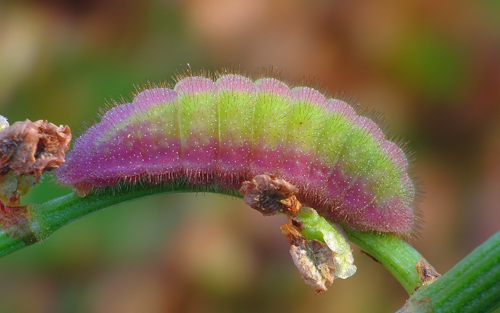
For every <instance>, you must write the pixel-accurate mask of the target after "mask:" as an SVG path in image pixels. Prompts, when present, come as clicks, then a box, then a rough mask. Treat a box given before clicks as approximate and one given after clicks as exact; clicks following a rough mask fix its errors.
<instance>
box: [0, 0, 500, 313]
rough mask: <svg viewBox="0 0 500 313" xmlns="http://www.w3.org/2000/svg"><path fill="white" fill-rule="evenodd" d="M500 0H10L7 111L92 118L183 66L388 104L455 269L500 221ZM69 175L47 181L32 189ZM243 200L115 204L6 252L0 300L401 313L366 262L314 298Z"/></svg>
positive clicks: (429, 225)
mask: <svg viewBox="0 0 500 313" xmlns="http://www.w3.org/2000/svg"><path fill="white" fill-rule="evenodd" d="M498 16H500V5H499V2H498V1H485V0H479V1H459V2H456V1H449V0H444V1H430V0H424V1H402V2H401V1H394V0H393V1H376V2H374V1H326V0H314V1H305V0H292V1H288V0H272V1H266V0H237V1H233V0H210V1H205V0H190V1H180V0H177V1H174V0H171V1H161V0H148V1H138V0H120V1H118V0H111V1H98V0H77V1H76V0H43V1H34V0H33V1H2V2H0V110H1V111H0V114H2V115H5V116H6V117H8V118H9V121H10V122H11V123H13V122H14V121H16V120H25V119H27V118H29V119H31V120H39V119H44V120H49V121H51V122H53V123H56V124H68V125H70V127H71V129H73V130H75V135H78V130H84V129H85V127H84V126H83V125H82V121H86V122H87V124H89V123H91V122H92V121H93V120H94V119H95V118H96V113H95V112H97V111H98V108H99V107H103V103H104V102H105V101H106V100H110V99H120V95H124V96H125V97H126V98H127V97H129V96H130V91H132V90H133V85H134V84H139V85H140V84H142V83H147V82H148V81H152V82H157V81H164V80H167V81H170V80H171V79H170V77H171V76H172V75H174V73H175V71H176V70H186V69H188V68H189V67H192V68H193V69H198V68H205V69H212V70H214V69H218V68H220V66H224V65H241V66H242V67H244V68H247V69H248V70H249V71H250V72H251V73H258V72H259V71H260V69H261V68H262V67H265V68H267V67H268V66H269V65H272V66H275V67H277V68H278V70H282V71H283V73H285V74H286V75H288V76H289V77H290V80H291V81H296V82H297V83H300V82H301V81H302V80H304V79H305V80H314V81H316V82H320V83H321V86H322V88H323V89H326V90H329V91H330V94H332V95H335V94H339V95H340V94H344V95H355V97H356V99H357V101H358V102H359V103H360V104H361V105H362V106H363V107H364V108H366V110H367V112H371V111H372V110H376V111H379V112H383V113H384V116H385V118H386V120H387V121H388V123H389V124H390V126H391V127H390V129H391V133H392V134H395V135H397V137H402V138H404V139H405V141H408V148H409V150H411V151H414V153H413V155H414V157H415V159H416V161H415V166H414V171H415V173H416V176H418V178H419V181H421V182H422V183H421V189H422V190H423V191H424V192H425V195H424V200H423V201H422V203H421V205H420V209H421V211H422V213H423V215H424V218H425V220H426V223H425V225H423V226H424V229H423V230H422V232H421V236H420V237H419V238H417V239H416V240H414V242H413V244H414V246H415V247H416V248H417V249H418V250H419V251H421V252H422V254H423V255H424V256H425V257H426V258H427V259H428V260H429V261H430V262H431V263H432V264H433V265H434V266H435V267H436V269H437V270H438V271H439V272H441V273H443V272H445V271H447V270H448V269H449V268H450V267H451V266H453V264H455V263H456V262H457V261H458V260H460V259H461V258H462V257H464V256H465V255H466V254H467V253H469V252H470V251H471V250H472V249H473V248H474V247H475V246H477V245H478V244H480V243H481V242H483V241H484V240H485V239H486V238H488V237H489V236H491V235H492V234H493V233H495V232H496V231H498V229H500V209H499V208H500V204H499V203H500V192H499V191H500V162H498V160H499V157H500V58H499V57H498V56H499V55H500V19H499V18H498ZM65 192H68V190H66V189H63V188H55V187H54V184H53V183H51V182H50V180H45V181H44V182H43V183H42V184H41V185H40V186H38V187H37V188H35V189H34V190H33V191H32V192H31V193H30V194H29V195H28V198H26V199H24V200H25V201H26V202H42V201H46V200H48V199H50V198H53V197H56V196H57V195H61V194H64V193H65ZM283 219H284V216H279V217H269V218H264V217H262V216H261V215H260V214H259V213H258V212H255V211H254V210H250V209H249V208H247V207H245V205H244V204H243V203H242V201H241V200H240V201H233V200H229V199H226V198H220V197H212V196H210V197H200V196H196V197H195V196H194V195H187V196H186V195H182V196H178V195H175V196H164V197H158V198H154V199H148V200H144V201H140V202H135V203H132V204H127V205H123V206H120V207H119V208H113V209H111V210H109V211H106V212H103V213H99V214H97V215H94V216H92V217H89V218H86V219H84V220H82V221H80V222H77V223H74V224H72V225H71V226H68V227H66V228H64V229H62V230H60V231H58V232H57V233H56V234H55V235H54V236H53V237H52V238H50V239H49V240H48V241H47V242H45V243H43V244H41V245H37V246H34V247H30V248H28V249H25V250H23V251H20V252H17V253H15V254H13V255H10V256H8V257H6V258H4V259H1V260H0V277H1V278H2V279H1V280H0V310H1V312H255V311H258V312H330V311H339V312H390V311H395V310H396V309H398V308H400V307H401V306H402V305H403V303H404V300H405V299H406V295H405V292H404V290H403V288H402V287H401V286H399V285H398V283H397V282H396V281H395V279H393V278H392V277H391V276H390V274H389V273H388V272H387V271H386V270H385V269H384V268H383V267H382V266H381V265H379V264H377V263H375V262H373V261H372V260H371V259H369V258H368V257H366V256H364V255H361V254H360V253H359V250H358V249H357V248H356V249H355V257H356V265H357V267H358V273H356V275H354V276H353V277H351V278H349V279H347V280H345V281H342V280H339V281H335V282H334V284H333V286H332V288H331V289H330V291H328V292H326V293H324V294H322V295H320V296H314V295H313V291H312V290H310V288H309V287H308V286H306V285H305V284H304V283H303V282H302V281H301V278H300V275H299V274H298V273H297V272H296V269H295V268H294V267H293V264H292V261H291V260H290V257H289V255H288V244H287V243H286V242H285V241H284V240H283V238H282V237H281V235H280V234H279V225H280V224H282V223H283V222H284V220H283Z"/></svg>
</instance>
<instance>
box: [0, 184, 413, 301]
mask: <svg viewBox="0 0 500 313" xmlns="http://www.w3.org/2000/svg"><path fill="white" fill-rule="evenodd" d="M180 192H214V193H222V194H230V195H234V196H239V195H238V194H237V193H236V192H235V191H227V190H221V189H220V188H217V187H216V186H213V185H209V186H205V187H204V188H203V189H200V188H193V187H191V186H187V185H186V184H184V183H182V182H173V183H168V184H163V185H160V186H150V185H140V184H134V185H130V184H123V185H121V186H120V187H119V188H116V187H115V188H105V189H102V190H99V191H98V192H94V193H91V194H89V195H87V196H86V197H83V198H81V197H78V196H77V195H75V194H69V195H66V196H63V197H60V198H57V199H54V200H51V201H48V202H45V203H43V204H33V205H30V206H29V207H28V212H29V215H30V218H29V220H28V221H27V223H28V225H27V226H26V225H24V227H22V229H24V230H28V231H29V232H30V233H21V235H18V237H19V238H23V239H24V241H23V240H21V239H17V238H10V237H8V236H7V235H6V234H5V232H2V233H0V256H4V255H7V254H9V253H12V252H14V251H16V250H18V249H21V248H23V247H25V246H28V245H30V244H32V243H34V242H41V241H43V240H45V239H47V238H48V237H49V236H50V235H51V234H52V233H53V232H54V231H56V230H57V229H59V228H61V227H63V226H64V225H66V224H69V223H71V222H73V221H75V220H77V219H79V218H82V217H84V216H86V215H88V214H92V213H94V212H96V211H99V210H103V209H105V208H108V207H111V206H113V205H116V204H119V203H124V202H127V201H131V200H135V199H140V198H143V197H147V196H152V195H155V194H160V193H180ZM20 228H21V227H20ZM7 233H9V234H10V233H18V234H19V232H7ZM347 235H348V237H349V239H350V240H351V241H352V242H354V243H356V244H357V245H358V246H360V247H361V248H362V249H363V250H365V251H366V252H367V253H369V254H370V255H372V256H373V257H374V258H376V259H377V260H379V261H380V262H381V263H382V264H383V265H384V266H385V267H387V268H388V269H389V271H390V272H391V273H392V274H393V275H394V276H395V277H396V278H397V279H398V280H399V281H400V282H401V284H402V285H403V287H404V288H405V289H406V290H407V291H408V292H409V293H411V292H412V291H413V290H414V289H415V288H416V287H417V286H419V285H420V283H421V282H420V280H419V276H418V273H417V271H416V269H415V264H416V262H418V260H419V259H420V258H421V256H420V254H419V253H418V252H417V251H416V250H415V249H413V248H412V247H411V246H410V245H409V244H408V243H406V242H405V241H404V240H402V239H400V238H398V237H397V236H393V235H380V234H375V233H369V232H367V233H363V232H356V231H352V230H347Z"/></svg>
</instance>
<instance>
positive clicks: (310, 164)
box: [57, 73, 419, 236]
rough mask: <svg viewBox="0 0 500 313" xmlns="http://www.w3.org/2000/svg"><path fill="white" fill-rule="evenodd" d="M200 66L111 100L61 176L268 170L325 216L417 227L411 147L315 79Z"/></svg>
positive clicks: (219, 175)
mask: <svg viewBox="0 0 500 313" xmlns="http://www.w3.org/2000/svg"><path fill="white" fill-rule="evenodd" d="M206 76H209V75H203V74H200V75H193V74H189V75H184V76H182V77H179V78H178V79H177V84H176V85H175V87H174V88H173V89H170V88H166V87H164V86H163V87H151V88H147V89H144V90H143V91H142V92H140V93H139V94H137V95H136V96H135V98H134V99H133V101H132V103H125V104H120V105H117V106H115V107H113V108H112V109H110V110H109V111H108V112H106V113H105V114H104V115H103V116H102V119H101V122H100V123H97V124H95V125H93V126H92V127H90V128H89V129H88V130H87V132H86V133H85V134H83V135H82V136H81V137H80V138H78V139H77V140H76V142H75V144H74V147H73V150H72V151H71V152H70V153H68V155H67V157H66V163H64V164H63V165H62V166H61V167H60V168H59V169H58V170H57V178H58V179H59V181H60V182H62V183H64V184H68V185H72V186H73V187H75V188H76V189H77V192H78V193H79V194H81V195H85V194H88V193H89V192H90V191H91V190H92V189H98V188H103V187H109V186H116V185H118V184H119V183H122V182H125V183H135V182H139V181H145V182H147V183H150V184H158V183H166V182H179V181H180V182H182V183H184V184H185V185H188V186H192V187H193V190H194V191H195V190H196V188H197V187H200V186H209V185H211V186H215V188H218V189H219V190H227V191H231V190H234V191H237V190H238V189H240V187H241V185H242V183H243V182H244V181H248V180H251V179H252V177H254V176H256V175H259V174H264V173H272V174H274V175H275V176H277V177H280V178H282V179H285V180H286V181H288V182H290V183H292V184H293V185H295V186H296V187H297V188H298V190H299V192H298V193H297V199H298V200H299V201H300V202H302V203H303V204H304V205H306V206H310V207H313V208H315V209H316V210H317V211H318V212H319V213H320V214H321V215H322V216H324V217H325V218H326V219H328V220H329V221H331V222H337V223H341V224H343V225H345V226H347V227H350V228H352V229H354V230H360V231H370V230H372V231H377V232H391V233H396V234H398V235H400V236H410V235H411V234H413V233H415V231H416V229H417V228H418V223H419V219H418V218H417V215H416V214H415V187H414V184H413V183H412V180H411V179H410V177H409V176H408V162H407V159H406V157H405V154H404V153H403V151H402V150H401V149H400V148H399V147H398V146H397V145H396V144H394V143H393V142H391V141H388V140H386V139H385V137H384V134H383V133H382V131H381V130H380V128H379V127H378V126H377V125H376V124H375V123H374V122H373V121H371V120H370V119H368V118H366V117H362V116H358V114H357V113H356V112H355V110H354V109H353V108H352V107H351V106H349V105H348V104H347V103H346V102H344V101H341V100H338V99H327V98H326V97H325V96H324V95H322V94H321V93H320V92H318V91H317V90H315V89H313V88H310V87H294V88H292V89H291V88H290V87H289V86H288V85H287V84H285V83H283V82H282V81H280V80H278V79H275V78H267V77H265V78H260V79H258V80H256V81H253V80H251V79H250V78H247V77H244V76H241V75H238V74H227V73H221V74H217V75H213V78H215V79H212V77H210V78H209V77H206ZM214 80H215V81H214Z"/></svg>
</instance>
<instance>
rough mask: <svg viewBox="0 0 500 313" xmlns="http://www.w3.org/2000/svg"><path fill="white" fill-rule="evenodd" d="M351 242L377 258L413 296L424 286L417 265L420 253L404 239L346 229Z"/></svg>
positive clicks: (420, 257) (390, 235)
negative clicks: (417, 289)
mask: <svg viewBox="0 0 500 313" xmlns="http://www.w3.org/2000/svg"><path fill="white" fill-rule="evenodd" d="M345 232H346V234H347V237H348V238H349V240H350V241H351V242H353V243H355V244H356V245H358V246H359V247H360V248H361V249H362V250H364V251H365V252H366V253H368V254H369V255H370V256H372V257H373V258H375V259H376V260H377V261H379V262H380V263H382V265H383V266H384V267H385V268H387V269H388V270H389V272H391V274H392V275H393V276H394V277H395V278H396V279H397V280H398V281H399V283H400V284H401V285H402V286H403V287H404V288H405V290H406V291H407V292H408V294H411V293H412V292H413V291H414V290H415V289H416V288H417V287H419V286H420V285H421V284H422V281H421V279H420V276H419V273H418V270H417V266H416V265H417V263H418V262H419V261H421V259H422V260H423V258H422V256H421V255H420V253H419V252H418V251H417V250H415V249H414V248H413V247H412V246H410V245H409V244H408V243H407V242H406V241H404V240H403V239H401V238H399V237H397V236H395V235H392V234H376V233H371V232H358V231H353V230H350V229H347V228H345Z"/></svg>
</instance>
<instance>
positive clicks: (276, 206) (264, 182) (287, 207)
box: [240, 174, 302, 215]
mask: <svg viewBox="0 0 500 313" xmlns="http://www.w3.org/2000/svg"><path fill="white" fill-rule="evenodd" d="M298 191H299V190H298V188H297V187H295V186H294V185H292V184H290V183H289V182H287V181H286V180H284V179H280V178H277V177H275V176H274V175H266V174H264V175H257V176H255V177H254V178H253V179H252V180H251V181H245V182H243V184H242V185H241V188H240V194H241V195H242V196H243V197H244V200H245V203H246V204H248V205H249V206H250V207H252V208H253V209H255V210H257V211H259V212H260V213H262V214H263V215H275V214H276V213H278V212H290V213H291V214H295V213H296V212H297V211H298V210H299V209H300V208H301V207H302V205H301V204H300V202H299V201H298V200H297V198H296V196H295V194H296V193H297V192H298Z"/></svg>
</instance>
